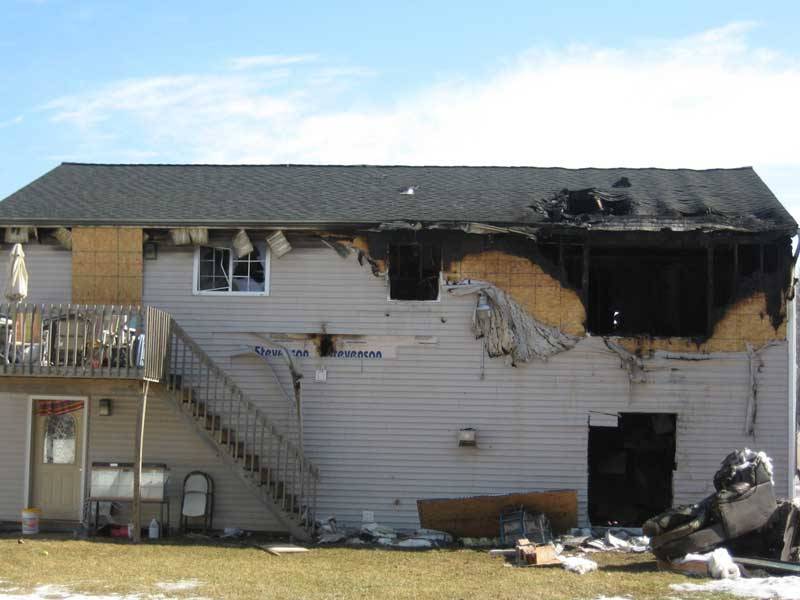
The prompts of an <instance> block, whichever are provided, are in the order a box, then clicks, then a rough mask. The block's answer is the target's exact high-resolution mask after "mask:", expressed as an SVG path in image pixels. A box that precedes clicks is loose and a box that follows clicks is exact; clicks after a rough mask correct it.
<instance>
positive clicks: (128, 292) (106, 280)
mask: <svg viewBox="0 0 800 600" xmlns="http://www.w3.org/2000/svg"><path fill="white" fill-rule="evenodd" d="M72 301H73V302H74V303H77V304H123V305H124V304H141V302H142V230H141V229H135V228H123V227H76V228H74V229H73V230H72Z"/></svg>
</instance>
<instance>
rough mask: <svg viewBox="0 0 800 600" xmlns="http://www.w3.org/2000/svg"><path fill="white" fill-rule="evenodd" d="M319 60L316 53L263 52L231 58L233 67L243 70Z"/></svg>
mask: <svg viewBox="0 0 800 600" xmlns="http://www.w3.org/2000/svg"><path fill="white" fill-rule="evenodd" d="M315 60H317V55H316V54H262V55H260V56H239V57H237V58H234V59H231V61H230V66H231V68H232V69H234V70H237V71H241V70H244V69H254V68H260V67H270V68H271V67H284V66H287V65H296V64H300V63H308V62H313V61H315Z"/></svg>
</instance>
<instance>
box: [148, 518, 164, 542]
mask: <svg viewBox="0 0 800 600" xmlns="http://www.w3.org/2000/svg"><path fill="white" fill-rule="evenodd" d="M160 533H161V527H160V526H159V524H158V521H156V518H155V517H153V520H152V521H150V530H149V532H148V534H149V536H148V537H149V538H150V539H151V540H157V539H158V537H159V534H160Z"/></svg>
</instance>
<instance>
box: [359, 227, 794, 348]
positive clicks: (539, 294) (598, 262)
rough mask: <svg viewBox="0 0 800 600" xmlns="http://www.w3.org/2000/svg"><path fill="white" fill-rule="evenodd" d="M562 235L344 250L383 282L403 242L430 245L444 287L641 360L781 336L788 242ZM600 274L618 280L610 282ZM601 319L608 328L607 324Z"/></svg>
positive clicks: (448, 235)
mask: <svg viewBox="0 0 800 600" xmlns="http://www.w3.org/2000/svg"><path fill="white" fill-rule="evenodd" d="M563 233H564V232H556V233H550V234H543V235H541V236H540V238H539V239H538V240H537V241H534V240H532V239H529V238H526V237H524V236H521V235H514V234H496V235H477V234H465V233H463V232H460V231H443V230H430V229H413V230H412V229H406V230H396V231H381V232H369V233H368V234H366V235H364V236H361V237H356V238H353V239H352V241H351V242H350V244H349V245H351V247H353V248H356V249H357V251H358V252H359V260H360V261H361V262H362V264H367V263H369V264H370V265H371V266H372V270H373V273H374V274H375V275H379V276H384V275H386V274H387V273H390V271H391V265H390V262H391V260H390V259H391V256H392V251H393V248H396V247H397V246H398V245H403V244H421V245H426V246H428V247H435V248H437V250H438V249H440V251H441V269H442V274H443V279H444V281H445V283H446V284H455V283H458V282H464V281H468V280H473V281H475V280H477V281H487V282H489V283H491V284H493V285H495V286H496V287H498V288H500V289H502V290H503V291H505V292H506V293H508V294H509V295H510V296H511V298H513V299H514V300H515V301H516V302H517V303H518V304H520V305H521V306H522V307H523V308H524V309H525V310H526V311H527V312H529V313H530V314H531V315H532V316H533V317H534V318H535V319H537V320H538V321H540V322H542V323H544V324H547V325H550V326H553V327H558V328H559V329H561V330H562V331H563V332H564V333H567V334H572V335H586V334H587V332H588V333H590V334H596V335H604V336H606V335H607V336H614V337H616V338H619V343H620V345H622V346H623V347H624V348H626V349H627V350H629V351H631V352H635V353H637V354H640V355H646V354H647V353H650V352H652V351H655V350H666V351H674V352H694V353H696V352H744V351H746V348H747V344H748V343H749V344H752V345H754V346H756V347H758V346H761V345H763V344H766V343H767V342H769V341H773V340H783V339H786V324H785V318H786V300H785V298H786V294H787V293H788V291H789V287H790V278H791V266H792V256H791V245H790V240H789V238H788V236H776V235H771V236H769V235H763V234H762V235H758V236H756V235H751V236H744V235H738V236H736V237H734V236H733V235H722V234H717V235H711V234H700V233H697V232H695V233H681V234H679V233H676V232H659V233H642V232H624V233H623V232H617V233H612V232H602V233H601V232H593V233H592V234H591V235H588V234H585V235H583V237H578V236H576V234H575V233H574V232H571V233H568V234H567V235H563ZM584 233H585V232H584ZM648 257H649V259H652V260H650V262H647V261H648V260H649V259H648ZM646 259H647V260H646ZM637 261H638V262H637ZM628 263H631V264H634V263H636V264H639V263H642V264H639V266H638V267H637V268H632V267H631V264H628ZM637 269H638V270H637ZM599 270H605V272H606V274H608V273H611V274H612V275H614V277H611V278H610V279H611V280H613V281H611V280H610V279H609V277H605V278H604V277H602V276H601V275H600V271H599ZM612 293H617V294H619V295H620V298H621V299H622V300H623V302H622V304H621V305H622V306H624V310H620V312H621V313H622V316H623V318H625V317H627V323H626V322H625V320H622V321H621V322H620V327H619V329H618V330H615V329H614V328H613V327H611V326H606V325H609V324H610V323H611V322H612V321H611V320H612V319H613V318H614V317H613V313H614V311H613V310H611V309H612V308H613V304H614V300H613V298H610V297H609V294H612ZM601 300H602V301H601ZM587 307H588V310H587ZM598 311H601V312H602V313H603V319H606V320H607V321H608V322H604V323H603V325H602V326H599V325H598V316H597V314H598ZM637 311H638V312H639V314H638V316H637V314H636V313H637ZM676 311H677V313H676ZM606 313H608V314H606ZM626 324H627V325H628V327H626V326H625V325H626Z"/></svg>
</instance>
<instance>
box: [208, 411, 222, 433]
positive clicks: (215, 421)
mask: <svg viewBox="0 0 800 600" xmlns="http://www.w3.org/2000/svg"><path fill="white" fill-rule="evenodd" d="M221 424H222V419H221V418H220V416H219V415H214V414H210V413H209V414H207V415H206V422H205V427H206V429H207V430H209V431H211V430H213V431H216V430H218V429H219V426H220V425H221Z"/></svg>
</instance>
